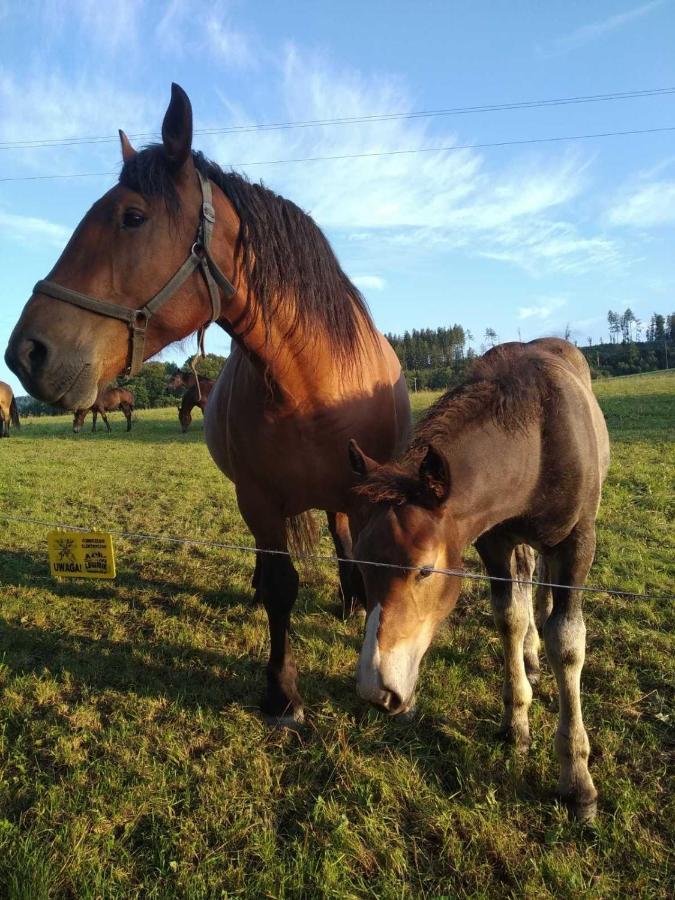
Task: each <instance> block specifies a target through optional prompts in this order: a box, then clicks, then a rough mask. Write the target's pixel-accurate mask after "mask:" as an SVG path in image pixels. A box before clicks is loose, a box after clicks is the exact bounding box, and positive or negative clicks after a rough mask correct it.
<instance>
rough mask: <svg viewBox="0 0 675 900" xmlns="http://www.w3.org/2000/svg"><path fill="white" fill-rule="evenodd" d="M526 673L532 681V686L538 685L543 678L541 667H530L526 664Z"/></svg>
mask: <svg viewBox="0 0 675 900" xmlns="http://www.w3.org/2000/svg"><path fill="white" fill-rule="evenodd" d="M525 674H526V675H527V680H528V681H529V682H530V686H531V687H536V686H537V685H538V684H539V680H540V678H541V672H540V671H539V669H528V668H527V666H525Z"/></svg>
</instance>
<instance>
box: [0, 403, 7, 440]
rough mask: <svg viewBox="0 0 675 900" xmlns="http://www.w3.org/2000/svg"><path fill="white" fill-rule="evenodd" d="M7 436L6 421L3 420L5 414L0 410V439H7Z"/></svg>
mask: <svg viewBox="0 0 675 900" xmlns="http://www.w3.org/2000/svg"><path fill="white" fill-rule="evenodd" d="M8 435H9V428H8V426H7V420H6V419H5V414H4V412H3V411H2V408H0V437H7V436H8Z"/></svg>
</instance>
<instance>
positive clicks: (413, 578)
mask: <svg viewBox="0 0 675 900" xmlns="http://www.w3.org/2000/svg"><path fill="white" fill-rule="evenodd" d="M350 460H351V464H352V468H353V470H354V472H355V473H356V475H357V476H358V477H359V480H360V484H359V485H358V487H357V488H356V490H357V492H358V493H359V494H361V495H362V496H365V497H367V498H368V499H369V500H370V501H371V502H372V505H371V506H370V507H369V508H368V509H367V510H366V511H365V516H366V519H365V522H364V524H363V526H362V527H361V529H360V531H359V534H358V538H357V541H356V544H355V548H354V554H355V558H356V559H358V560H364V561H372V562H374V563H380V564H381V565H375V566H373V565H362V566H361V567H360V568H361V574H362V576H363V580H364V583H365V588H366V598H367V604H368V618H367V620H366V633H365V639H364V642H363V648H362V650H361V655H360V658H359V664H358V670H357V690H358V692H359V695H360V696H361V697H363V699H365V700H369V701H370V702H371V703H375V704H376V705H377V706H379V707H381V708H383V709H385V710H386V711H387V712H388V713H390V714H391V715H396V714H398V713H404V712H407V711H408V710H409V709H410V708H411V707H412V706H413V704H414V693H415V685H416V683H417V676H418V673H419V665H420V662H421V660H422V657H423V656H424V653H425V652H426V650H427V648H428V646H429V644H430V643H431V639H432V637H433V635H434V633H435V631H436V629H437V628H438V626H439V624H440V623H441V621H442V620H443V619H444V618H445V616H447V614H448V613H449V612H450V610H451V609H452V608H453V606H454V605H455V603H456V601H457V596H458V595H459V579H457V578H448V577H446V576H445V575H442V574H440V573H435V572H433V571H431V570H432V569H434V568H443V567H448V566H455V565H457V562H458V559H457V541H456V540H453V538H454V536H455V528H454V520H453V519H452V516H450V515H448V514H447V508H446V501H447V499H448V496H449V493H450V474H449V470H448V465H447V462H446V461H445V459H444V457H443V456H442V455H441V454H440V453H438V452H437V451H436V450H435V449H434V448H433V447H431V446H430V447H429V448H428V450H427V452H426V455H425V456H424V458H423V459H422V460H421V462H420V464H419V468H418V469H417V470H413V471H411V472H409V471H406V470H405V469H403V468H401V467H398V466H394V465H384V466H380V465H378V464H377V463H376V462H374V461H373V460H371V459H369V458H368V457H367V456H366V455H365V454H364V453H363V452H362V451H361V450H360V449H359V447H358V446H357V445H356V443H355V442H354V441H352V442H351V443H350ZM397 567H399V568H397Z"/></svg>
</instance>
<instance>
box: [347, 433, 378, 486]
mask: <svg viewBox="0 0 675 900" xmlns="http://www.w3.org/2000/svg"><path fill="white" fill-rule="evenodd" d="M348 452H349V462H350V464H351V467H352V472H353V473H354V474H355V475H358V476H359V477H360V478H366V477H367V476H368V475H370V473H371V472H373V471H374V470H375V469H376V468H377V466H378V464H377V463H376V462H375V460H374V459H371V458H370V457H369V456H366V454H365V453H364V452H363V450H362V449H361V448H360V447H359V445H358V444H357V443H356V441H355V440H354V438H352V439H351V440H350V442H349V447H348Z"/></svg>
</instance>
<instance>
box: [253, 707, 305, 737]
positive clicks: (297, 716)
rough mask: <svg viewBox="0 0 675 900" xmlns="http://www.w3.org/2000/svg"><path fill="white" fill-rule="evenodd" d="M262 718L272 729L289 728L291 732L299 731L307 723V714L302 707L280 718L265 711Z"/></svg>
mask: <svg viewBox="0 0 675 900" xmlns="http://www.w3.org/2000/svg"><path fill="white" fill-rule="evenodd" d="M262 717H263V719H264V720H265V722H266V724H267V725H269V726H270V728H288V729H289V730H290V731H298V730H299V728H300V726H301V725H303V724H304V722H305V712H304V710H303V708H302V707H301V706H300V707H298V708H297V709H294V710H293V711H292V712H288V713H283V714H282V715H279V716H276V715H274V714H273V713H267V712H265V711H264V710H263V713H262Z"/></svg>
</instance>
